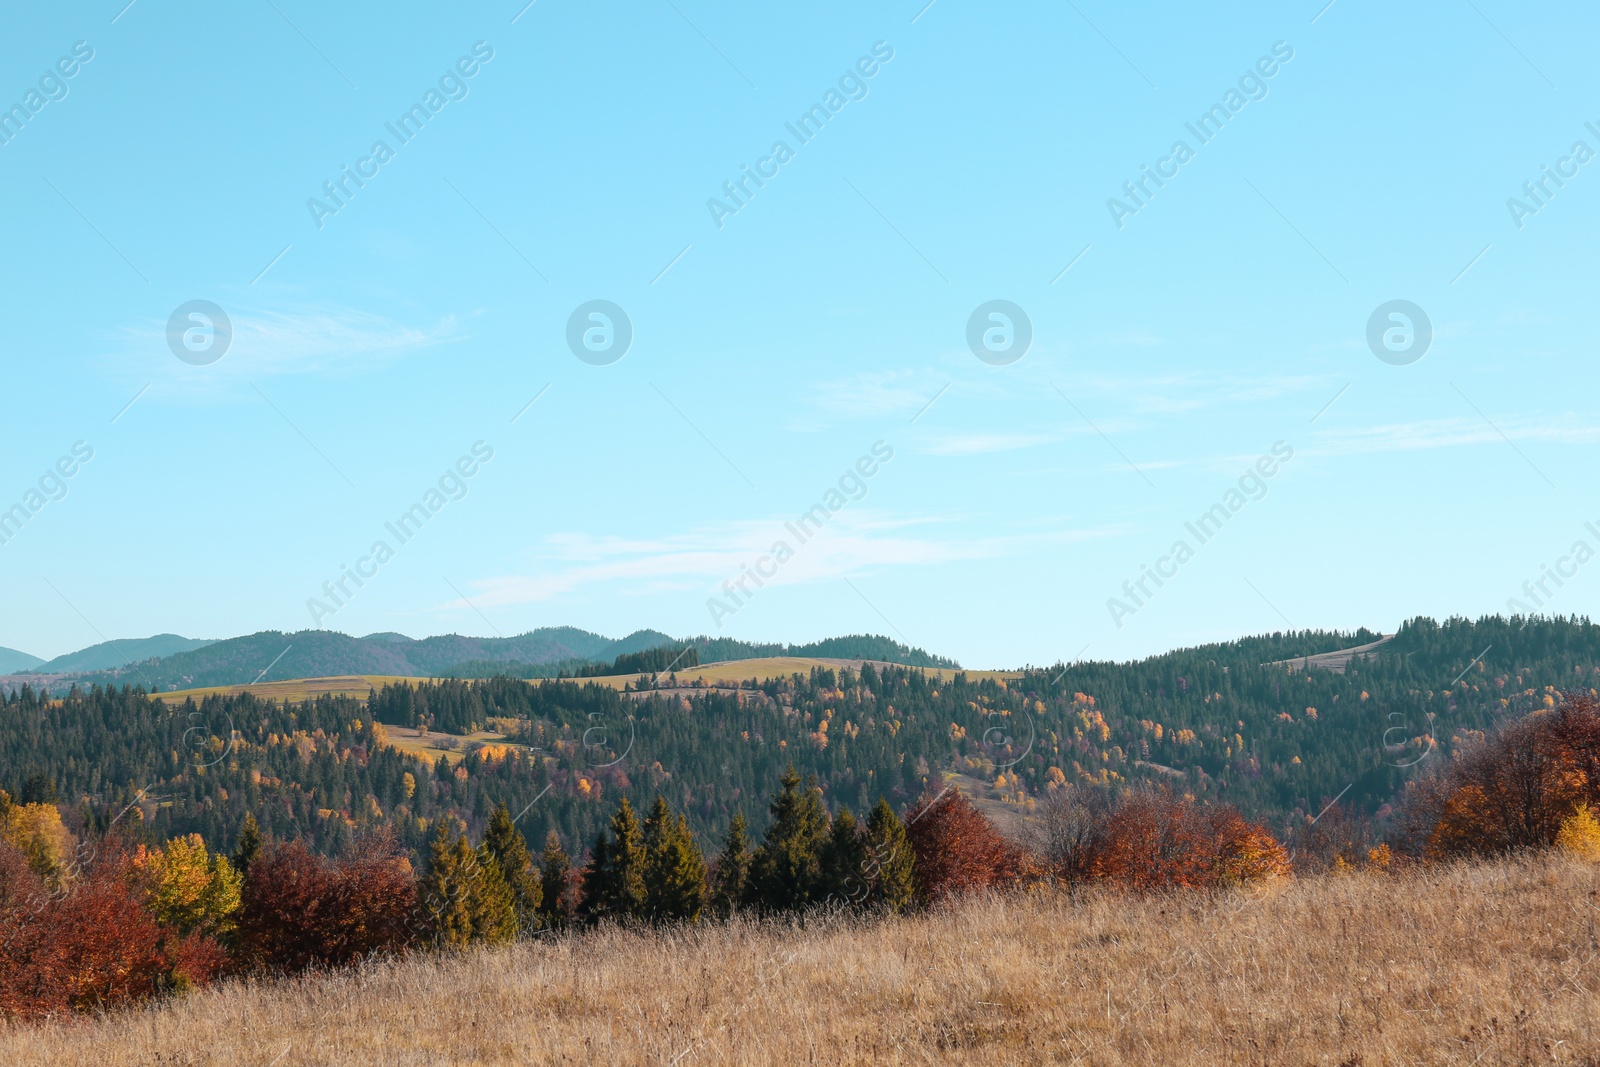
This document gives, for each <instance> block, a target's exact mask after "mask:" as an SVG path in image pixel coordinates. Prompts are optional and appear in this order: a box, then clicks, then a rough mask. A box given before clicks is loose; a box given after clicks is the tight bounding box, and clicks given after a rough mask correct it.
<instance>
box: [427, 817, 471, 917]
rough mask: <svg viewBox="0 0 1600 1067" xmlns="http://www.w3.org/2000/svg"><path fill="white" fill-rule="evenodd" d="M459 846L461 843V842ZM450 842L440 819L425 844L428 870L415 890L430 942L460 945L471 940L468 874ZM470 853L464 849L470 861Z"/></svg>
mask: <svg viewBox="0 0 1600 1067" xmlns="http://www.w3.org/2000/svg"><path fill="white" fill-rule="evenodd" d="M459 843H462V844H464V843H465V841H464V840H462V841H460V842H459ZM457 844H458V841H454V840H452V839H451V834H450V828H449V826H448V825H447V824H446V820H445V819H444V818H440V819H439V820H438V821H437V822H436V823H435V825H434V831H433V840H431V841H429V842H428V869H427V872H426V873H425V874H423V876H422V881H421V884H420V885H419V886H418V887H417V888H418V890H419V893H420V895H421V898H422V914H423V919H424V921H425V922H426V923H427V926H428V930H429V933H430V934H431V935H432V937H433V940H434V943H435V944H439V945H454V946H461V945H465V944H467V942H469V941H471V940H472V920H473V914H472V912H473V900H472V897H473V893H472V886H471V884H470V882H471V877H472V873H471V871H470V870H469V869H465V868H464V867H463V862H462V861H463V858H464V857H463V854H462V852H461V850H460V849H458V848H457V847H456V845H457ZM471 855H472V850H471V849H470V848H468V849H467V850H466V856H465V858H468V859H470V857H471Z"/></svg>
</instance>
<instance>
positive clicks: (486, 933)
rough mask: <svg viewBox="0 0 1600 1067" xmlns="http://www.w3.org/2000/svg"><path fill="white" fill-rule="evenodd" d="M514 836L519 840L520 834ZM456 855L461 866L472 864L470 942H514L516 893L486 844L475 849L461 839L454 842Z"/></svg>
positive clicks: (515, 933) (470, 881) (516, 923)
mask: <svg viewBox="0 0 1600 1067" xmlns="http://www.w3.org/2000/svg"><path fill="white" fill-rule="evenodd" d="M517 836H518V838H519V839H520V838H521V835H520V834H518V835H517ZM524 850H526V849H524ZM456 854H457V856H458V857H459V858H460V859H461V861H462V862H463V863H470V864H471V867H470V870H471V872H472V876H471V878H470V879H469V880H468V885H469V890H468V891H469V892H470V893H471V900H472V940H474V941H486V942H488V943H489V944H491V945H495V944H501V943H503V942H506V941H511V940H514V939H515V938H516V936H517V929H518V925H519V924H518V919H517V899H516V893H515V892H514V891H513V890H512V887H511V884H510V883H509V882H507V881H506V877H505V875H504V874H503V873H502V872H501V869H500V863H499V861H498V859H497V858H496V857H495V855H494V853H493V852H492V851H490V849H489V843H488V842H487V841H485V842H484V843H483V844H481V845H479V846H478V847H477V849H475V850H474V849H473V848H472V846H471V845H469V844H468V843H467V839H466V838H465V837H462V838H461V839H460V840H459V841H457V842H456ZM537 884H538V883H535V885H537Z"/></svg>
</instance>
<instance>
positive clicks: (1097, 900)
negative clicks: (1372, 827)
mask: <svg viewBox="0 0 1600 1067" xmlns="http://www.w3.org/2000/svg"><path fill="white" fill-rule="evenodd" d="M1597 919H1600V866H1596V865H1592V864H1583V863H1580V862H1577V861H1573V860H1567V859H1562V858H1559V857H1553V856H1551V857H1541V858H1537V859H1530V860H1523V861H1514V862H1503V863H1497V864H1480V865H1460V866H1451V867H1446V868H1437V869H1433V870H1427V871H1417V872H1412V873H1407V874H1397V875H1386V874H1363V875H1350V876H1345V877H1326V878H1309V879H1302V880H1299V881H1295V882H1290V883H1285V884H1281V885H1280V886H1279V887H1278V888H1276V889H1274V890H1271V891H1266V892H1262V893H1256V894H1223V895H1207V894H1202V893H1194V892H1190V893H1179V894H1174V895H1169V896H1158V897H1151V898H1145V899H1138V898H1133V897H1129V896H1126V895H1124V894H1121V893H1118V892H1115V891H1106V890H1094V891H1088V892H1084V893H1082V894H1080V895H1078V896H1076V897H1070V896H1066V895H1056V894H1040V895H1035V896H1031V897H1029V896H1023V897H1016V896H1013V897H1003V898H991V899H980V900H973V901H969V902H966V903H964V904H961V905H959V906H955V907H952V908H950V909H948V910H944V911H938V912H935V913H932V914H926V915H920V916H913V917H910V918H904V919H897V920H890V921H883V922H873V921H867V920H845V919H839V920H828V921H821V922H814V923H812V924H811V925H810V926H808V927H806V928H803V929H801V928H797V927H793V926H789V925H761V924H752V923H734V924H731V925H703V926H699V927H695V928H691V929H689V930H687V931H666V932H649V933H645V932H637V933H636V932H628V931H621V930H616V929H603V930H600V931H597V932H591V933H587V934H576V935H572V936H568V937H562V938H559V939H556V940H553V941H549V942H532V943H523V944H519V945H517V946H514V947H512V948H508V949H500V950H491V951H483V952H477V953H472V954H468V955H463V956H457V957H449V958H427V957H422V958H412V959H409V960H389V961H383V962H377V963H373V964H370V965H368V966H366V967H364V968H361V969H359V970H356V971H350V972H345V973H341V974H335V975H326V976H319V977H311V978H307V979H302V980H298V981H292V982H283V983H279V984H258V985H240V984H227V983H225V984H223V985H220V986H214V987H211V988H209V989H206V990H203V991H201V992H198V993H195V994H193V995H190V996H188V997H187V998H185V999H183V1000H181V1001H177V1002H171V1003H167V1004H164V1005H161V1006H156V1007H152V1008H150V1009H147V1010H144V1011H138V1012H130V1013H127V1014H123V1015H116V1016H112V1017H109V1018H105V1019H101V1020H94V1021H78V1022H70V1021H69V1022H62V1023H58V1024H51V1025H47V1026H37V1027H16V1028H13V1029H11V1030H9V1031H7V1030H0V1062H4V1063H28V1064H41V1065H58V1064H59V1065H65V1064H80V1063H94V1064H96V1065H97V1067H132V1065H135V1064H140V1065H143V1064H156V1063H159V1064H213V1063H215V1064H253V1065H262V1067H265V1065H273V1064H297V1065H298V1064H326V1065H330V1067H331V1065H350V1064H434V1063H484V1064H500V1063H558V1062H560V1063H614V1064H647V1063H648V1064H663V1063H673V1064H684V1065H687V1064H694V1063H726V1064H734V1063H738V1064H793V1063H861V1064H867V1063H981V1064H985V1065H992V1064H1023V1063H1029V1064H1031V1063H1041V1062H1061V1063H1071V1062H1078V1063H1085V1064H1089V1063H1093V1064H1141V1065H1143V1064H1158V1063H1159V1064H1214V1063H1260V1064H1286V1063H1294V1064H1300V1063H1317V1064H1329V1065H1355V1064H1360V1065H1362V1067H1376V1065H1379V1064H1402V1063H1403V1064H1463V1065H1464V1064H1473V1063H1477V1064H1504V1063H1534V1062H1537V1063H1571V1064H1584V1063H1589V1064H1592V1063H1595V1062H1596V1057H1597V1056H1600V962H1597V959H1600V925H1597Z"/></svg>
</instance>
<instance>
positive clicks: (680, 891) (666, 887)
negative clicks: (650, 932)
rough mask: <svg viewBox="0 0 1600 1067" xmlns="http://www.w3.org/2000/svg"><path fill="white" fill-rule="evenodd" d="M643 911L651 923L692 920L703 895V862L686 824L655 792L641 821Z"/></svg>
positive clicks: (704, 863)
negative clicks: (654, 799)
mask: <svg viewBox="0 0 1600 1067" xmlns="http://www.w3.org/2000/svg"><path fill="white" fill-rule="evenodd" d="M643 874H644V914H645V915H646V916H648V917H649V918H650V919H652V920H653V921H655V922H694V921H695V920H696V919H697V918H699V917H700V909H701V908H702V907H704V905H705V898H706V861H705V858H704V857H703V856H702V855H701V854H700V849H699V846H697V845H696V844H695V842H694V835H693V834H692V833H690V831H689V823H688V820H686V819H685V818H684V817H683V816H682V815H677V816H674V815H673V814H672V812H671V810H669V809H668V807H667V802H666V800H665V799H663V798H662V797H661V796H659V795H657V797H656V802H655V806H654V807H652V808H651V809H650V815H649V817H648V818H646V819H645V822H644V871H643Z"/></svg>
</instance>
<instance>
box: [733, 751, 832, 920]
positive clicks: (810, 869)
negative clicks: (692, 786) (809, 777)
mask: <svg viewBox="0 0 1600 1067" xmlns="http://www.w3.org/2000/svg"><path fill="white" fill-rule="evenodd" d="M779 781H780V783H781V785H782V788H781V789H780V790H779V791H778V794H777V795H776V796H774V797H773V798H772V804H771V806H770V808H769V810H770V811H771V812H772V823H771V825H769V826H768V827H767V832H766V835H765V836H764V838H763V839H762V842H761V847H760V848H758V849H756V853H755V856H754V857H753V858H752V859H751V861H750V881H749V883H748V884H747V885H746V887H745V902H746V903H747V904H749V905H751V906H753V907H755V908H758V909H761V910H763V911H798V910H799V909H801V908H804V907H805V906H806V905H807V904H810V903H811V902H812V901H814V900H815V899H816V897H817V889H818V882H819V879H820V876H821V851H822V843H823V841H824V840H825V839H826V837H827V834H828V813H827V812H826V811H824V810H823V807H822V798H821V796H820V795H819V791H818V789H817V788H816V784H815V782H814V781H812V782H808V783H807V786H806V789H805V791H804V792H801V789H800V776H799V775H798V774H796V773H795V769H794V767H793V766H792V765H791V766H790V767H789V769H788V770H787V771H785V772H784V775H783V777H782V778H781V779H779Z"/></svg>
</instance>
